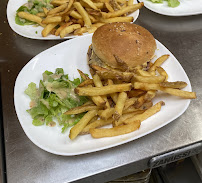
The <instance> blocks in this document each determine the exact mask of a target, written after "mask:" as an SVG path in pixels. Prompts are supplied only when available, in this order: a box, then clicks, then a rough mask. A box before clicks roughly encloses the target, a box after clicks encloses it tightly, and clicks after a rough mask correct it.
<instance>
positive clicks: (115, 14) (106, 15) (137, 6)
mask: <svg viewBox="0 0 202 183" xmlns="http://www.w3.org/2000/svg"><path fill="white" fill-rule="evenodd" d="M143 6H144V3H138V4H134V5H132V6H126V7H125V8H123V9H121V10H117V11H115V12H112V13H111V12H110V13H105V12H102V17H103V18H113V17H119V16H121V15H123V14H125V13H129V12H134V11H136V10H138V9H140V8H142V7H143Z"/></svg>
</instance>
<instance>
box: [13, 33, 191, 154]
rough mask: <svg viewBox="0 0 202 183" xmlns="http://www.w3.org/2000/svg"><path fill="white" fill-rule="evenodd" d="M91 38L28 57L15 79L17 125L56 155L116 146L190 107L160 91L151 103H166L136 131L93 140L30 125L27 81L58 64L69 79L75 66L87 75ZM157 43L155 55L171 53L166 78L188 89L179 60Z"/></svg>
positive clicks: (56, 128) (158, 126) (71, 41)
mask: <svg viewBox="0 0 202 183" xmlns="http://www.w3.org/2000/svg"><path fill="white" fill-rule="evenodd" d="M91 39H92V35H88V36H85V37H80V38H76V39H72V40H69V41H65V42H63V43H60V44H58V45H56V46H54V47H51V48H49V49H47V50H46V51H44V52H42V53H40V54H38V55H37V56H35V57H34V58H33V59H31V60H30V61H29V62H28V63H27V64H26V65H25V66H24V68H23V69H22V70H21V72H20V73H19V75H18V77H17V79H16V82H15V88H14V103H15V109H16V113H17V116H18V119H19V121H20V124H21V126H22V128H23V130H24V132H25V133H26V135H27V136H28V137H29V139H30V140H31V141H32V142H33V143H34V144H36V145H37V146H39V147H40V148H42V149H44V150H46V151H48V152H51V153H54V154H57V155H64V156H72V155H79V154H85V153H90V152H95V151H99V150H103V149H107V148H110V147H115V146H118V145H121V144H124V143H127V142H130V141H132V140H135V139H137V138H140V137H143V136H144V135H147V134H149V133H151V132H153V131H155V130H157V129H159V128H161V127H163V126H165V125H166V124H168V123H170V122H171V121H173V120H174V119H176V118H177V117H179V116H180V115H181V114H183V112H184V111H185V110H186V109H187V107H188V106H189V103H190V100H189V99H181V98H178V97H175V96H170V95H167V94H163V93H160V92H159V93H158V95H157V97H155V99H154V104H155V103H156V102H158V101H161V100H163V101H164V102H165V106H163V107H162V110H161V111H160V112H159V113H157V114H155V115H153V116H152V117H150V118H148V119H147V120H145V121H143V122H142V124H141V126H140V129H139V130H137V131H134V132H132V133H130V134H125V135H121V136H117V137H107V138H102V139H93V138H92V137H91V136H90V135H83V136H78V137H77V138H76V139H75V140H73V141H72V140H70V139H69V137H68V135H69V131H67V132H66V133H65V134H62V133H61V127H60V126H59V125H57V126H55V127H52V128H51V127H48V126H45V125H44V126H39V127H36V126H33V125H32V118H31V116H30V115H29V114H28V113H27V112H26V110H27V109H28V108H29V102H30V99H29V97H28V96H27V95H25V94H24V91H25V89H26V88H27V86H28V84H29V83H30V82H35V83H36V84H38V83H39V80H40V79H41V77H42V73H43V72H44V71H45V70H49V71H55V69H56V68H58V67H61V68H63V69H64V72H65V73H68V74H69V76H70V77H71V78H70V79H73V78H76V77H79V74H78V72H77V69H80V70H82V71H83V72H85V73H88V74H90V73H89V68H88V65H87V56H86V54H87V50H88V47H89V45H90V44H91ZM156 43H157V50H156V56H157V57H159V56H161V55H163V54H170V58H169V59H168V60H167V61H166V62H165V63H164V64H163V65H162V67H163V68H164V69H165V70H166V71H167V73H168V75H169V81H176V80H178V81H185V82H187V84H188V86H187V87H186V88H185V90H187V91H191V85H190V81H189V79H188V77H187V75H186V73H185V71H184V70H183V68H182V66H181V65H180V63H179V62H178V61H177V59H176V58H175V57H174V56H173V55H172V53H171V52H170V51H169V50H168V49H167V48H165V47H164V46H163V45H162V44H161V43H160V42H158V41H156ZM154 60H155V58H154ZM69 130H70V129H69Z"/></svg>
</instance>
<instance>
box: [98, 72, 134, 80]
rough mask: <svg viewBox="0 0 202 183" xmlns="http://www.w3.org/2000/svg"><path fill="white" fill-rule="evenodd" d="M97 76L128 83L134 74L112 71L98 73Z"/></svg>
mask: <svg viewBox="0 0 202 183" xmlns="http://www.w3.org/2000/svg"><path fill="white" fill-rule="evenodd" d="M97 74H98V75H99V76H100V77H101V78H102V79H115V80H122V81H126V82H130V81H131V79H132V77H133V73H129V72H119V71H114V70H113V71H112V70H111V71H110V70H105V71H104V70H103V71H97Z"/></svg>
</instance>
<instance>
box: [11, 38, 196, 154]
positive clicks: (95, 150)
mask: <svg viewBox="0 0 202 183" xmlns="http://www.w3.org/2000/svg"><path fill="white" fill-rule="evenodd" d="M87 36H89V37H90V36H92V35H87ZM82 38H83V39H84V37H81V38H80V37H78V38H75V39H71V40H68V43H69V42H72V41H75V40H76V39H82ZM155 40H156V42H157V43H158V44H159V45H160V46H163V47H165V48H166V50H167V51H168V54H172V53H171V52H170V51H169V50H168V49H167V47H166V46H164V45H163V44H162V43H161V42H159V41H158V40H157V39H155ZM66 42H67V41H64V42H62V43H59V44H57V45H54V46H52V47H50V48H48V49H46V50H44V51H42V52H41V53H39V54H37V55H36V56H34V57H33V58H32V59H30V60H29V61H28V62H27V64H26V65H24V66H23V68H22V69H21V70H20V72H19V73H18V75H17V77H16V80H15V85H14V107H15V112H16V115H17V118H18V121H19V123H20V125H21V127H22V129H23V131H24V133H25V134H26V135H27V137H28V138H29V139H30V140H31V141H32V142H33V143H34V144H35V145H36V146H38V147H39V148H41V149H43V150H45V151H46V152H49V153H52V154H55V155H61V156H77V155H82V154H89V153H93V152H98V151H103V150H107V149H110V148H114V147H118V146H120V145H123V144H126V143H128V142H132V141H134V140H137V139H139V138H141V137H144V136H146V135H149V134H151V133H152V132H154V131H156V130H158V129H160V128H162V127H164V126H166V125H167V124H169V123H171V122H173V121H174V120H175V119H177V118H178V117H180V116H181V115H182V114H183V113H184V112H185V111H186V110H187V108H188V107H189V104H190V102H191V100H190V99H186V101H187V103H186V105H185V107H184V108H183V110H182V111H181V112H180V113H179V114H178V115H176V116H174V117H173V118H171V119H170V120H168V121H166V123H163V124H161V125H159V126H158V127H155V128H154V129H152V130H150V131H149V132H148V131H147V132H145V133H143V134H140V135H138V136H135V138H134V139H133V138H128V139H126V140H124V141H121V142H116V143H113V144H110V145H107V146H104V147H99V148H96V149H91V150H83V151H81V152H77V153H72V152H69V153H64V152H58V151H55V150H51V149H50V148H46V147H44V146H43V145H41V144H40V143H38V141H37V140H34V138H32V136H31V135H30V134H28V133H27V131H26V130H25V128H24V126H23V125H22V123H21V122H20V116H19V115H18V113H19V112H18V109H17V106H16V97H17V94H16V90H17V88H16V85H17V83H18V79H19V77H20V74H21V73H22V71H23V70H24V69H25V68H26V67H27V66H28V65H30V64H32V62H33V61H34V60H35V58H37V57H38V56H40V55H41V54H43V53H44V52H46V51H48V50H50V49H54V47H57V46H58V45H61V44H64V43H66ZM69 44H71V43H69ZM172 56H173V57H174V58H175V59H176V57H175V56H174V55H173V54H172ZM176 60H177V59H176ZM176 63H177V64H178V65H179V66H180V67H181V69H182V70H183V72H184V73H185V75H186V76H187V79H188V83H187V84H188V85H189V86H190V91H192V86H191V83H190V80H189V78H188V75H187V74H186V72H185V70H184V69H183V67H182V65H181V64H180V63H179V61H178V60H177V62H176ZM112 138H113V137H112Z"/></svg>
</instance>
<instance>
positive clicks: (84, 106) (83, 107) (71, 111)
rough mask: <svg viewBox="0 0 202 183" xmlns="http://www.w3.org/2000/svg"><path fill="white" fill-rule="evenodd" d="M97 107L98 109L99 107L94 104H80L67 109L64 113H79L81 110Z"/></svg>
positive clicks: (85, 110) (95, 108)
mask: <svg viewBox="0 0 202 183" xmlns="http://www.w3.org/2000/svg"><path fill="white" fill-rule="evenodd" d="M98 109H100V108H99V107H98V106H96V105H94V104H89V105H81V106H78V107H74V108H72V109H70V110H68V111H67V112H65V113H64V114H66V115H72V114H80V113H83V112H87V111H91V110H98Z"/></svg>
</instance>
